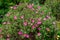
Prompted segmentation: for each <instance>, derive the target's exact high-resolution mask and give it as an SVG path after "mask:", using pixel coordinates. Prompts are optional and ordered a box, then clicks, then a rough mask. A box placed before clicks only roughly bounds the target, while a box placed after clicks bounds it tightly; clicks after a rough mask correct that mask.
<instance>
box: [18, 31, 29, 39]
mask: <svg viewBox="0 0 60 40" xmlns="http://www.w3.org/2000/svg"><path fill="white" fill-rule="evenodd" d="M18 34H19V35H22V36H24V37H26V38H29V35H28V34H24V33H23V32H21V31H19V32H18Z"/></svg>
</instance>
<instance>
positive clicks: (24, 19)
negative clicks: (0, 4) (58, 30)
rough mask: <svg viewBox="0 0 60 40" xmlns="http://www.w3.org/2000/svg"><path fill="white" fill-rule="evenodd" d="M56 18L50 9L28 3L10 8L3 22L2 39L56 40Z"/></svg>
mask: <svg viewBox="0 0 60 40" xmlns="http://www.w3.org/2000/svg"><path fill="white" fill-rule="evenodd" d="M54 21H55V17H54V16H52V15H51V10H50V8H47V7H46V6H39V5H34V4H28V3H26V4H25V3H21V4H20V5H17V6H13V7H11V8H10V10H9V11H8V13H7V14H6V15H5V16H4V18H3V20H2V27H1V28H0V29H2V32H1V34H2V36H3V37H1V38H2V39H4V40H5V39H10V40H33V39H34V40H48V38H49V40H54V34H55V27H54V25H55V22H54Z"/></svg>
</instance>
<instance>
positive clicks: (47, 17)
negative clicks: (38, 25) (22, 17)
mask: <svg viewBox="0 0 60 40" xmlns="http://www.w3.org/2000/svg"><path fill="white" fill-rule="evenodd" d="M50 18H51V17H50V16H48V15H47V16H46V17H45V18H44V19H43V20H47V19H50Z"/></svg>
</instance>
